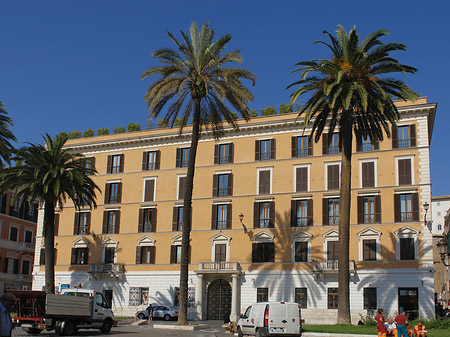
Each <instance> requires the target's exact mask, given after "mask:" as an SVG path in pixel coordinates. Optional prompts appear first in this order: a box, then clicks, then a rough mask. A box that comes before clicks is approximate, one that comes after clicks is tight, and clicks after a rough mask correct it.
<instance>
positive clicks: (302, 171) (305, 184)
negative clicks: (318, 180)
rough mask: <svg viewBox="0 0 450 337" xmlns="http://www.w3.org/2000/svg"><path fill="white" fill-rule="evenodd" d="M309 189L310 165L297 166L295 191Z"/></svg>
mask: <svg viewBox="0 0 450 337" xmlns="http://www.w3.org/2000/svg"><path fill="white" fill-rule="evenodd" d="M308 190H309V166H302V167H295V191H296V192H307V191H308Z"/></svg>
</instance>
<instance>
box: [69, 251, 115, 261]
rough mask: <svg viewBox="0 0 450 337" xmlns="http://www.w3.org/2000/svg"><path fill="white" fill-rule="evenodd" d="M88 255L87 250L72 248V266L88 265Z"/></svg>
mask: <svg viewBox="0 0 450 337" xmlns="http://www.w3.org/2000/svg"><path fill="white" fill-rule="evenodd" d="M88 254H89V252H88V249H87V248H72V259H71V262H70V264H71V265H76V264H88ZM113 260H114V258H113Z"/></svg>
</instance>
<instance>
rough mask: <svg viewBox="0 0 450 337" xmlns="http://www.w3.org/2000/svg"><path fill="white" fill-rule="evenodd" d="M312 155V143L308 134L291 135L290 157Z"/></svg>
mask: <svg viewBox="0 0 450 337" xmlns="http://www.w3.org/2000/svg"><path fill="white" fill-rule="evenodd" d="M308 156H312V144H311V143H310V142H309V141H308V136H295V137H292V158H301V157H308Z"/></svg>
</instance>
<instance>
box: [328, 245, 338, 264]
mask: <svg viewBox="0 0 450 337" xmlns="http://www.w3.org/2000/svg"><path fill="white" fill-rule="evenodd" d="M326 243H327V260H328V261H337V260H339V241H327V242H326Z"/></svg>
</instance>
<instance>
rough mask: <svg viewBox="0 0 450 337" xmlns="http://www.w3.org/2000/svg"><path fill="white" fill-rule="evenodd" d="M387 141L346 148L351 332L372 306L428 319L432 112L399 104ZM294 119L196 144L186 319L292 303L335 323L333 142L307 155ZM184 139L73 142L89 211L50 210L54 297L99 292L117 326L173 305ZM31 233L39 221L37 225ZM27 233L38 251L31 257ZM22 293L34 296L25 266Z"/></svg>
mask: <svg viewBox="0 0 450 337" xmlns="http://www.w3.org/2000/svg"><path fill="white" fill-rule="evenodd" d="M398 107H399V109H400V112H401V118H400V120H399V122H398V132H397V130H393V137H392V139H385V140H384V141H381V142H375V143H372V142H371V141H370V140H369V141H363V142H361V143H357V142H355V143H354V154H353V159H352V167H353V169H352V192H351V195H352V208H351V219H350V222H351V226H350V235H351V244H350V258H351V261H350V266H351V282H350V290H351V296H350V297H351V298H350V302H351V313H352V319H353V320H354V321H357V320H359V319H360V316H359V314H360V313H362V314H364V313H367V312H368V311H369V312H370V310H374V309H376V308H378V307H383V308H384V309H385V311H388V312H390V313H394V312H396V311H399V310H402V309H405V310H406V311H408V312H409V313H410V314H412V315H417V314H419V315H421V316H423V317H430V316H433V315H434V298H433V293H434V291H433V287H434V284H433V274H434V273H433V272H434V270H433V256H432V251H431V244H432V236H431V232H430V230H429V229H428V228H427V226H426V225H425V220H426V219H425V212H424V209H423V207H422V205H423V204H425V203H428V204H429V203H431V193H430V169H429V147H430V140H431V134H432V129H433V121H434V116H435V111H436V104H434V103H427V100H426V98H421V99H419V100H418V101H416V102H415V103H404V102H399V103H398ZM296 118H297V115H296V114H285V115H275V116H266V117H258V118H254V119H252V120H251V121H250V122H248V123H246V122H245V121H238V124H239V131H235V130H233V129H232V128H231V127H228V126H225V133H224V135H223V137H222V138H221V139H220V140H215V139H214V137H213V135H212V134H211V133H210V132H208V131H204V132H203V133H202V136H201V139H200V142H199V144H198V152H197V160H196V173H195V179H194V191H193V201H192V208H193V214H192V232H191V244H190V268H189V293H188V294H189V301H188V302H189V303H188V304H189V308H188V309H189V310H188V315H189V317H190V319H193V318H197V319H222V318H224V317H225V316H228V315H230V318H231V319H232V320H236V319H237V317H238V316H239V313H240V312H242V310H243V309H245V307H246V306H247V305H249V304H251V303H253V302H256V301H266V300H269V301H296V302H298V303H300V304H301V306H302V307H303V316H304V318H305V319H306V320H307V322H309V323H313V322H322V323H324V322H327V321H328V322H333V321H335V320H336V314H337V309H336V308H337V302H338V297H337V296H338V295H337V286H338V283H337V277H338V276H337V269H338V264H337V259H338V250H337V241H338V239H339V231H338V219H339V186H340V184H339V180H340V170H341V154H340V153H339V149H338V146H337V145H338V141H339V140H338V135H337V134H335V135H334V137H333V141H332V143H331V144H330V145H329V146H327V145H326V144H325V143H321V142H320V143H314V144H308V142H307V137H308V135H309V132H310V131H311V129H310V127H306V128H304V126H303V124H302V120H301V119H300V120H297V119H296ZM189 145H190V128H189V127H186V128H185V130H184V131H183V132H182V133H181V134H180V132H179V130H178V129H158V130H147V131H141V132H135V133H125V134H117V135H108V136H98V137H93V138H84V139H76V140H71V141H69V142H68V143H67V147H70V148H72V149H73V150H74V151H76V152H81V153H83V154H84V155H85V156H87V157H91V158H92V162H95V166H96V168H97V170H98V175H96V176H95V177H94V179H95V181H96V183H97V184H98V185H99V186H100V187H101V189H102V193H101V195H99V196H98V204H99V205H98V208H97V209H95V210H89V209H88V208H86V209H81V210H80V211H76V210H75V208H74V207H73V206H72V205H70V204H67V205H64V209H63V210H61V211H59V229H58V235H57V237H56V246H55V248H56V251H57V253H56V256H57V257H56V266H55V270H56V285H57V287H67V286H82V287H95V288H102V289H104V291H105V294H106V296H107V297H109V298H110V299H112V303H113V307H114V310H115V312H117V314H118V315H133V314H134V313H135V312H136V310H137V309H141V308H142V307H144V306H145V305H146V304H147V303H148V302H152V303H164V304H168V305H177V304H178V297H177V288H178V285H179V264H178V263H179V260H180V244H181V228H182V225H183V224H182V216H181V214H182V207H183V187H184V181H185V179H186V172H187V169H186V166H187V159H188V158H189ZM38 224H42V220H41V221H38ZM40 233H41V231H40V230H38V237H37V249H36V251H37V252H38V253H39V252H41V250H40V249H39V248H42V240H41V237H40V236H39V235H40ZM34 267H35V268H34V275H35V277H34V283H33V288H34V289H41V288H42V287H43V285H44V273H43V271H44V269H43V268H42V266H40V265H39V258H38V257H36V259H35V266H34Z"/></svg>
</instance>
